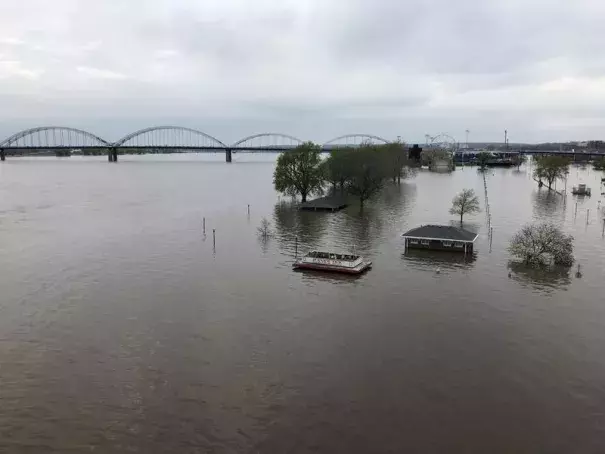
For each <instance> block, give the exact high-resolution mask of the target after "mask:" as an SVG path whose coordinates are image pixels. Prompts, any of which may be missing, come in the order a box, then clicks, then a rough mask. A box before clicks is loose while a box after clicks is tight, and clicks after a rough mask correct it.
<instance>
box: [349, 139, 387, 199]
mask: <svg viewBox="0 0 605 454" xmlns="http://www.w3.org/2000/svg"><path fill="white" fill-rule="evenodd" d="M346 174H347V186H346V187H347V191H348V192H349V193H350V194H352V195H355V196H357V197H358V198H359V203H360V205H361V206H362V207H363V204H364V202H365V201H366V200H368V199H369V198H370V197H372V196H373V195H374V194H376V193H377V192H378V191H380V189H382V187H383V185H384V181H385V179H386V178H387V177H388V174H387V172H386V171H385V164H384V160H383V159H382V156H381V154H380V151H378V149H377V147H376V146H374V145H370V144H365V145H362V146H360V147H359V148H357V149H355V150H351V151H350V152H349V154H348V155H347V160H346Z"/></svg>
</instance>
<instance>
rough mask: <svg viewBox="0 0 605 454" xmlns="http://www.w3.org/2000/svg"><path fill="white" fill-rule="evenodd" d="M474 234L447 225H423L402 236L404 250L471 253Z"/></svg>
mask: <svg viewBox="0 0 605 454" xmlns="http://www.w3.org/2000/svg"><path fill="white" fill-rule="evenodd" d="M478 237H479V235H477V234H476V233H473V232H470V231H468V230H465V229H463V228H461V227H453V226H449V225H423V226H421V227H416V228H415V229H412V230H409V231H408V232H406V233H404V234H403V239H404V240H405V247H406V249H408V248H409V249H431V250H436V251H453V252H464V253H465V254H466V253H470V252H473V245H474V243H475V240H476V239H477V238H478Z"/></svg>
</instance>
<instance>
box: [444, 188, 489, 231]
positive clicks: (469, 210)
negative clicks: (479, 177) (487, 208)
mask: <svg viewBox="0 0 605 454" xmlns="http://www.w3.org/2000/svg"><path fill="white" fill-rule="evenodd" d="M479 212H481V208H480V206H479V197H477V195H476V194H475V191H474V190H472V189H463V190H462V192H461V193H460V194H457V195H456V197H454V199H453V200H452V207H451V208H450V214H456V215H459V216H460V224H462V220H463V218H464V215H465V214H474V213H479Z"/></svg>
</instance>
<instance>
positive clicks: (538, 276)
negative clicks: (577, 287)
mask: <svg viewBox="0 0 605 454" xmlns="http://www.w3.org/2000/svg"><path fill="white" fill-rule="evenodd" d="M508 269H509V270H510V271H511V273H510V277H511V279H514V280H515V281H517V282H519V283H521V284H522V285H524V286H527V287H530V288H532V289H534V290H538V291H542V292H546V293H552V292H553V291H554V290H555V289H559V290H564V289H565V288H566V287H567V286H568V285H569V284H570V283H571V277H570V275H571V270H570V268H567V267H560V266H551V267H532V266H528V265H526V264H525V263H522V262H517V261H513V260H511V261H509V262H508Z"/></svg>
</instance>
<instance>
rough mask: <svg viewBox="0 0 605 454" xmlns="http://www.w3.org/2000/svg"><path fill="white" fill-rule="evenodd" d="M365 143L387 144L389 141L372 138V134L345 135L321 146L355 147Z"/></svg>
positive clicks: (376, 137)
mask: <svg viewBox="0 0 605 454" xmlns="http://www.w3.org/2000/svg"><path fill="white" fill-rule="evenodd" d="M342 141H344V142H342ZM367 142H370V143H374V142H381V143H389V142H390V141H388V140H387V139H383V138H382V137H379V136H374V135H372V134H345V135H344V136H339V137H336V138H334V139H332V140H328V141H327V142H326V143H324V144H323V146H324V147H329V146H335V145H353V146H357V145H361V144H363V143H367Z"/></svg>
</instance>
